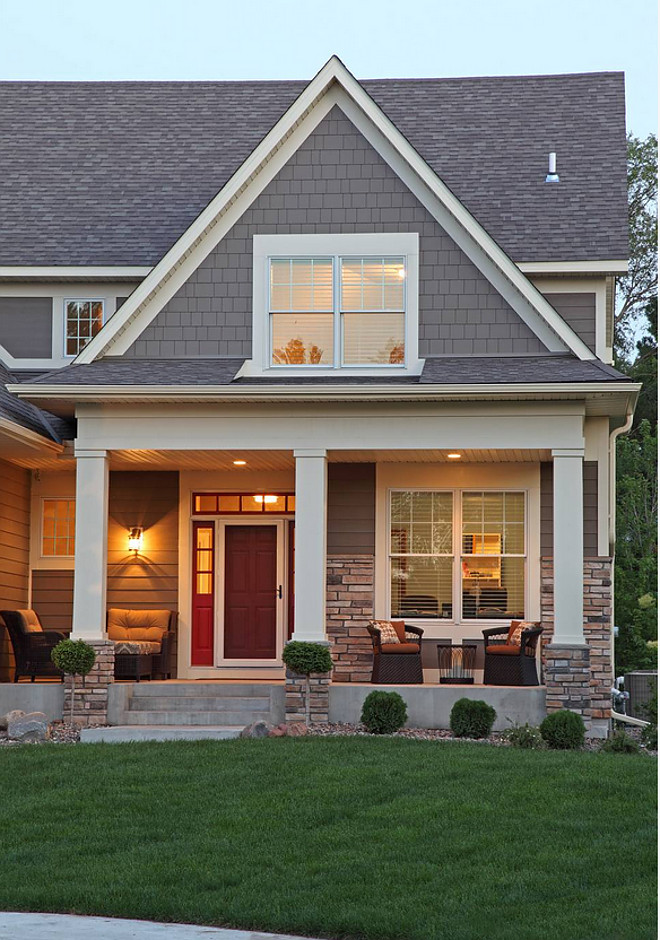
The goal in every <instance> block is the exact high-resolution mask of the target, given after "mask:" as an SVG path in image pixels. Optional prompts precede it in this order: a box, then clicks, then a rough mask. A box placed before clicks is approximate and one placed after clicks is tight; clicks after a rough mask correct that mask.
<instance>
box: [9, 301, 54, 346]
mask: <svg viewBox="0 0 660 940" xmlns="http://www.w3.org/2000/svg"><path fill="white" fill-rule="evenodd" d="M0 346H4V348H5V349H6V350H7V352H8V353H10V355H12V356H14V358H15V359H23V358H25V359H50V358H51V356H52V354H53V349H52V347H53V298H52V297H0Z"/></svg>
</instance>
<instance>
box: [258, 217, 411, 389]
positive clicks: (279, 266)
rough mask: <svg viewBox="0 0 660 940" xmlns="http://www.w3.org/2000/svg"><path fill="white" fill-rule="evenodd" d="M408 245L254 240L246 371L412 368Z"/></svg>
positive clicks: (338, 239)
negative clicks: (249, 353)
mask: <svg viewBox="0 0 660 940" xmlns="http://www.w3.org/2000/svg"><path fill="white" fill-rule="evenodd" d="M418 242H419V238H418V235H417V234H416V233H410V232H404V233H378V234H364V235H357V234H334V235H256V236H254V242H253V254H254V278H253V284H254V298H253V299H254V304H253V327H254V329H253V360H252V363H251V369H252V371H256V372H260V371H268V370H271V369H273V370H287V369H288V370H290V371H293V372H297V371H300V370H307V371H308V372H309V373H312V374H313V373H316V374H318V373H323V372H324V371H333V370H338V369H342V370H345V371H347V372H349V373H351V372H352V373H353V374H355V373H357V374H369V373H371V372H373V371H374V370H379V369H382V370H392V369H401V370H404V371H415V370H419V369H420V368H421V362H420V361H419V358H418V335H417V318H418V297H417V293H418V283H417V278H418Z"/></svg>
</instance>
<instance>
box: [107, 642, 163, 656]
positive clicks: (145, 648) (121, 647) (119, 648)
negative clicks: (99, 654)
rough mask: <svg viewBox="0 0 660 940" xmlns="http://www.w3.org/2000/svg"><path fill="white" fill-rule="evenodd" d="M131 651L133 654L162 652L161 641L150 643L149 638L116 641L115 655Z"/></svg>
mask: <svg viewBox="0 0 660 940" xmlns="http://www.w3.org/2000/svg"><path fill="white" fill-rule="evenodd" d="M118 653H130V654H131V656H145V655H153V654H155V653H160V643H150V642H149V640H140V641H136V640H130V641H129V640H118V641H116V642H115V655H117V654H118Z"/></svg>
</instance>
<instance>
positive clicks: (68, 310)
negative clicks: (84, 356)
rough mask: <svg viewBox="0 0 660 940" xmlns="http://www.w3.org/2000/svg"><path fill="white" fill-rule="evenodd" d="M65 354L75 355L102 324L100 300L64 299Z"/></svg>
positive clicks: (101, 303) (101, 302)
mask: <svg viewBox="0 0 660 940" xmlns="http://www.w3.org/2000/svg"><path fill="white" fill-rule="evenodd" d="M64 311H65V320H66V325H65V329H66V338H65V354H66V355H67V356H77V355H78V353H79V352H80V350H81V349H84V347H85V346H86V345H87V343H89V341H90V340H91V339H92V338H93V337H94V336H96V334H97V333H98V332H99V330H100V329H101V327H102V326H103V301H102V300H65V302H64Z"/></svg>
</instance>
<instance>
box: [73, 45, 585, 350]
mask: <svg viewBox="0 0 660 940" xmlns="http://www.w3.org/2000/svg"><path fill="white" fill-rule="evenodd" d="M333 83H337V84H338V85H339V86H341V88H342V89H343V90H344V91H345V92H346V94H347V95H348V96H349V97H350V98H352V99H353V101H354V102H355V103H356V104H357V105H358V107H359V108H360V109H361V110H362V111H363V112H364V113H365V115H366V116H367V118H368V119H369V120H370V121H371V122H372V123H373V125H374V126H375V127H376V128H377V129H378V130H379V131H380V132H381V133H382V134H383V135H384V136H385V137H386V138H387V139H388V140H389V141H390V143H391V144H392V146H393V147H394V148H395V149H396V150H397V151H398V152H399V153H400V154H401V156H402V158H403V159H404V160H405V161H406V162H407V163H408V164H409V165H410V166H411V167H412V169H413V170H415V172H416V173H417V174H418V176H419V177H420V179H421V180H422V182H423V183H424V184H425V185H426V186H427V187H428V188H429V189H430V190H431V192H432V193H433V194H434V195H436V196H437V197H438V198H439V199H440V200H441V202H442V203H443V204H444V206H445V207H446V208H447V209H448V211H449V212H450V213H451V214H452V215H453V216H454V217H455V218H456V220H457V221H458V222H459V223H460V225H461V226H462V227H463V228H464V229H465V231H466V233H467V235H468V236H469V237H470V238H472V239H474V241H475V242H476V243H477V244H478V245H479V246H480V248H481V249H482V250H483V251H484V253H485V254H486V255H487V256H488V257H489V258H490V259H491V260H492V261H493V262H494V263H495V264H496V265H497V267H498V268H500V269H501V271H502V272H503V274H504V275H505V276H506V277H507V278H508V279H509V280H510V281H511V282H512V283H513V285H514V287H515V288H516V289H517V291H518V292H519V293H520V294H521V295H522V297H523V298H524V299H525V300H526V301H527V303H528V304H529V305H530V306H531V307H532V308H533V309H535V310H536V311H537V313H538V314H540V316H541V318H542V320H544V321H545V322H546V323H547V325H548V327H549V328H550V330H551V331H552V332H553V333H554V334H556V336H557V337H558V338H559V340H560V341H561V343H562V344H563V345H564V346H565V347H567V348H568V349H569V350H570V351H572V352H573V353H574V354H575V355H576V356H578V358H580V359H584V360H587V359H593V358H594V354H593V353H592V351H591V350H590V349H589V348H588V346H587V345H586V344H585V343H583V342H582V340H581V339H580V338H579V337H578V336H577V334H576V333H574V332H573V330H571V329H570V327H569V326H568V324H567V323H565V321H564V320H563V319H562V318H561V317H560V316H559V314H558V313H557V312H556V311H555V310H554V309H553V308H552V307H551V306H550V304H548V303H547V301H546V300H545V299H544V298H543V297H542V296H541V294H540V293H539V292H538V291H537V290H536V289H535V288H534V286H533V285H532V284H531V283H530V281H529V280H528V279H527V278H526V277H525V275H524V274H523V273H522V272H521V271H520V270H519V268H518V267H517V266H516V265H515V264H514V262H513V261H511V259H510V258H509V257H508V255H506V254H505V252H504V251H502V249H501V248H500V247H499V246H498V245H497V244H496V243H495V242H494V241H493V239H492V238H491V237H490V236H489V235H488V234H487V232H486V231H485V230H484V229H483V228H482V227H481V225H479V223H478V222H477V221H476V219H474V218H473V216H472V215H471V214H470V213H469V212H468V210H467V209H466V208H465V206H463V205H462V203H461V202H460V201H459V200H458V199H457V198H456V197H455V196H454V194H453V193H452V192H451V190H450V189H449V188H448V187H447V186H445V184H444V183H443V182H442V180H440V178H439V177H438V176H437V175H436V174H435V173H434V172H433V171H432V170H431V169H430V167H429V166H428V165H427V164H426V163H425V162H424V160H423V159H422V158H421V157H420V156H419V154H418V153H417V151H416V150H415V149H414V148H413V147H412V146H411V144H409V143H408V141H407V140H406V138H405V137H404V136H403V135H402V134H401V133H400V131H398V130H397V128H396V127H395V125H394V124H392V122H391V121H390V120H389V119H388V118H387V117H386V116H385V114H384V113H383V112H382V111H381V109H380V108H379V107H378V106H377V105H376V103H375V102H374V101H373V99H372V98H370V96H369V95H368V94H367V92H365V91H364V89H363V88H362V86H361V85H360V84H359V83H358V82H357V80H356V79H355V78H353V76H352V75H351V74H350V72H348V70H347V69H346V68H345V66H344V65H343V64H342V63H341V62H340V61H339V59H338V58H337V57H336V56H333V57H332V58H331V59H330V60H329V61H328V62H327V63H326V65H325V66H324V67H323V68H322V69H321V71H320V72H319V73H318V74H317V75H316V76H315V77H314V78H313V79H312V81H311V82H310V83H309V85H308V86H307V88H305V90H304V91H303V92H302V93H301V94H300V96H299V97H298V98H297V99H296V101H294V103H293V104H292V105H291V107H290V108H289V109H288V110H287V111H286V112H285V114H284V115H283V116H282V117H281V118H280V120H279V121H278V122H277V124H275V126H274V127H273V128H272V130H271V131H270V132H269V133H268V134H267V135H266V137H264V139H263V140H262V142H261V143H260V144H259V146H258V147H257V148H256V149H255V150H254V151H253V153H252V154H251V155H250V157H248V159H247V160H246V161H245V163H243V165H242V166H241V167H240V168H239V169H238V170H237V171H236V173H235V174H234V176H233V177H232V178H231V179H230V180H229V181H228V182H227V183H226V184H225V186H224V187H223V188H222V190H221V191H220V192H219V193H218V194H217V196H215V198H214V199H213V200H212V201H211V202H210V203H209V205H208V206H207V207H206V209H204V210H203V212H202V213H200V215H199V216H198V217H197V219H196V220H195V221H194V222H193V223H192V225H191V226H190V227H189V228H188V229H187V231H186V232H185V233H184V234H183V235H182V236H181V238H180V239H179V240H178V241H177V242H176V243H175V244H174V245H173V246H172V248H171V249H170V250H169V251H168V252H167V254H166V255H165V256H164V257H163V258H162V259H161V261H160V262H159V263H158V264H157V265H156V267H155V268H154V269H153V270H152V271H151V273H150V274H149V275H148V276H147V277H146V278H145V279H144V281H142V283H141V284H140V286H139V287H138V288H137V289H136V290H135V291H134V292H133V294H132V295H131V297H130V298H129V299H128V300H127V301H126V303H125V304H124V305H123V307H122V308H121V310H119V311H118V313H117V314H115V316H114V317H113V319H112V321H109V322H108V324H107V325H106V326H105V327H104V328H103V329H102V330H101V331H100V332H99V333H98V334H97V335H96V336H95V337H94V339H93V340H92V341H91V342H90V343H88V345H87V346H86V347H85V348H84V349H83V350H82V352H81V353H80V354H79V355H78V357H77V359H76V360H75V362H76V363H89V362H93V361H94V359H96V358H97V357H98V356H100V355H102V354H103V353H105V354H106V355H122V354H123V352H125V350H126V348H128V346H129V345H130V343H131V342H133V340H134V339H135V338H136V336H137V335H139V333H140V332H141V331H142V330H143V329H144V327H145V326H146V325H148V323H149V322H151V320H152V319H153V318H154V317H155V316H156V313H157V312H158V311H159V310H160V309H161V308H162V306H163V304H164V302H166V300H167V299H169V297H167V296H166V294H165V295H163V294H162V293H160V288H161V286H162V284H163V282H165V281H168V280H170V279H172V278H173V277H174V274H175V271H176V269H177V268H178V267H180V266H182V265H183V263H184V262H185V260H186V259H187V258H188V257H189V256H191V255H192V253H193V251H194V249H195V247H196V245H197V244H198V243H199V242H200V241H201V240H202V239H203V238H204V236H205V235H206V234H207V233H208V230H209V229H211V228H213V227H215V226H216V225H217V224H218V221H219V217H220V216H221V215H222V214H223V213H224V215H225V216H226V215H228V214H229V213H228V211H227V210H228V209H229V208H230V206H231V204H232V202H234V201H235V200H237V199H238V197H239V196H240V194H241V193H242V191H243V190H244V189H246V188H247V187H248V185H249V184H251V183H252V181H253V179H254V178H255V177H259V182H260V183H261V185H262V186H263V185H266V182H267V180H264V179H263V175H264V174H263V173H262V172H261V171H262V170H263V168H264V164H265V163H266V162H267V161H268V160H269V159H270V158H271V157H272V155H273V154H274V151H276V150H278V149H279V148H280V147H282V145H283V143H284V141H285V140H286V139H287V138H288V137H291V136H292V135H293V134H294V133H295V131H296V129H297V127H298V125H299V124H300V122H302V121H303V119H304V118H305V116H306V115H307V114H308V112H310V111H311V109H312V108H314V107H315V106H316V105H317V104H318V103H319V99H322V98H323V96H324V95H326V92H328V89H329V88H330V86H331V85H332V84H333ZM325 104H326V108H325V109H323V110H322V109H320V108H317V110H319V112H321V113H320V115H319V120H320V119H321V118H322V117H323V116H324V114H325V113H327V110H329V105H330V101H328V100H326V101H325ZM315 123H318V121H316V122H315ZM312 129H313V127H312V128H311V129H310V130H308V129H305V133H304V135H300V136H302V139H304V138H305V137H306V136H308V134H309V133H310V132H311V130H312ZM253 198H254V197H253ZM224 221H225V223H227V220H226V219H225V220H224ZM228 228H229V225H228V224H226V225H222V229H223V231H220V232H219V233H218V232H215V233H214V241H213V242H211V244H210V245H209V246H208V248H207V250H206V251H205V252H204V254H203V256H202V257H205V256H206V254H208V252H209V251H211V250H212V248H213V247H214V245H215V244H217V242H218V241H219V240H220V238H222V236H223V234H224V233H225V232H226V231H227V230H228ZM199 263H200V262H199V260H196V263H195V265H193V266H192V270H194V267H195V266H196V265H197V264H199ZM189 267H190V266H189ZM190 273H191V272H190V271H189V270H186V277H187V276H189V274H190ZM175 280H176V284H177V286H176V287H175V288H174V289H171V292H170V296H172V295H173V294H174V292H175V290H176V289H178V286H180V284H179V282H180V283H183V280H185V277H184V278H180V277H179V278H177V279H175ZM156 293H160V296H159V298H158V300H157V301H156V300H155V295H156ZM163 296H165V297H166V299H165V300H163ZM142 313H143V314H144V316H140V326H139V328H137V329H133V330H131V331H130V334H129V336H128V337H124V340H123V341H118V337H119V336H120V335H121V334H122V333H124V332H125V331H127V328H128V326H129V324H130V323H131V321H132V320H133V319H134V318H135V316H136V314H142ZM143 320H144V321H146V322H142V321H143Z"/></svg>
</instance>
